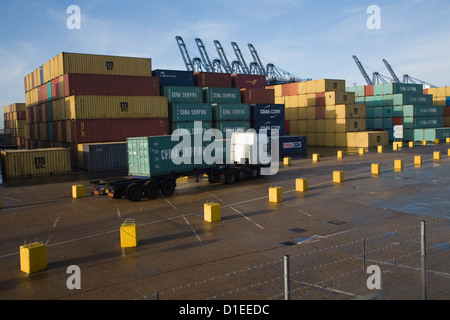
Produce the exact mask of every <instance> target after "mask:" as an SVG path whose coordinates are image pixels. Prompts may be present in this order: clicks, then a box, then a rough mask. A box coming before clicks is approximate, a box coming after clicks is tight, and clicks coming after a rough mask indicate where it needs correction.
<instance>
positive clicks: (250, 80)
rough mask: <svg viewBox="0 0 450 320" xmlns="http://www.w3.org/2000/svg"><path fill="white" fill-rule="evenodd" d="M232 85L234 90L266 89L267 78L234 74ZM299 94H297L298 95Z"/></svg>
mask: <svg viewBox="0 0 450 320" xmlns="http://www.w3.org/2000/svg"><path fill="white" fill-rule="evenodd" d="M231 85H232V87H233V88H239V89H241V88H265V85H266V76H264V75H256V74H232V75H231ZM296 94H297V93H296Z"/></svg>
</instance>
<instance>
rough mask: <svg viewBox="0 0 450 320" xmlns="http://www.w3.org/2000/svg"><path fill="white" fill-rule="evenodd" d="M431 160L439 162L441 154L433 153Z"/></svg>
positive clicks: (438, 152)
mask: <svg viewBox="0 0 450 320" xmlns="http://www.w3.org/2000/svg"><path fill="white" fill-rule="evenodd" d="M433 160H441V152H440V151H435V152H433Z"/></svg>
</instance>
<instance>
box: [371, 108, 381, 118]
mask: <svg viewBox="0 0 450 320" xmlns="http://www.w3.org/2000/svg"><path fill="white" fill-rule="evenodd" d="M373 117H374V118H383V107H373Z"/></svg>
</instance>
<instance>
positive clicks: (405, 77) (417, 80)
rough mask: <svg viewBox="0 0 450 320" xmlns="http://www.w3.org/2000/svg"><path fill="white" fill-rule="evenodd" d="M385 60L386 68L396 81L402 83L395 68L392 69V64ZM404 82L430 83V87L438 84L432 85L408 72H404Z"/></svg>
mask: <svg viewBox="0 0 450 320" xmlns="http://www.w3.org/2000/svg"><path fill="white" fill-rule="evenodd" d="M383 62H384V64H385V65H386V68H387V69H388V70H389V72H390V73H391V75H392V77H393V78H394V82H396V83H402V82H401V81H400V79H399V78H398V77H397V75H396V74H395V72H394V70H393V69H392V67H391V66H390V64H389V63H388V62H387V61H386V60H385V59H383ZM403 83H414V84H417V83H420V84H425V85H428V86H430V87H432V88H434V87H436V86H434V85H432V84H431V83H428V82H425V81H422V80H419V79H416V78H413V77H411V76H410V75H408V74H404V75H403Z"/></svg>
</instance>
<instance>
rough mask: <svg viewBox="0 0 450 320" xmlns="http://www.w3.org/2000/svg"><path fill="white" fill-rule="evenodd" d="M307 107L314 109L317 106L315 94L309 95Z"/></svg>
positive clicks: (307, 96)
mask: <svg viewBox="0 0 450 320" xmlns="http://www.w3.org/2000/svg"><path fill="white" fill-rule="evenodd" d="M306 100H307V101H306V105H307V106H308V107H314V106H316V94H315V93H308V94H307V95H306Z"/></svg>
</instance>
